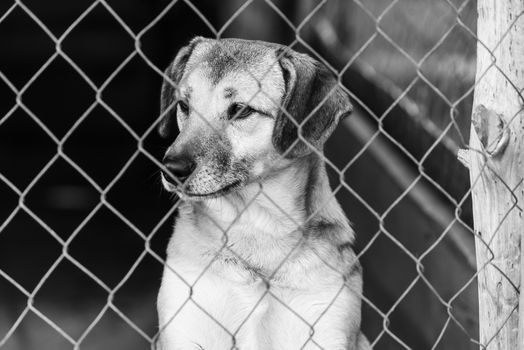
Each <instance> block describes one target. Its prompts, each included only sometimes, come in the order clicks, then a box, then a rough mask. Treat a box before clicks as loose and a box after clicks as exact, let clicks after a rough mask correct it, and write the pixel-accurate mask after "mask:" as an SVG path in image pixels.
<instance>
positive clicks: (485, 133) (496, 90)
mask: <svg viewBox="0 0 524 350" xmlns="http://www.w3.org/2000/svg"><path fill="white" fill-rule="evenodd" d="M523 12H524V1H523V0H505V1H499V0H479V1H478V25H477V34H478V39H479V42H478V44H477V73H476V88H475V92H474V102H473V115H472V127H471V137H470V148H471V150H472V152H470V153H471V158H470V161H471V163H470V180H471V184H472V198H473V219H474V225H475V232H476V233H477V235H478V236H477V239H476V249H477V266H478V268H479V270H480V272H479V275H478V285H479V321H480V343H481V344H482V345H483V346H482V347H486V348H488V349H504V350H506V349H507V350H509V349H523V348H524V347H523V342H522V340H519V311H520V314H521V316H520V319H522V317H523V316H524V310H519V309H518V304H519V291H518V289H519V288H520V281H521V271H522V269H521V259H520V257H521V248H520V243H521V237H522V235H523V233H524V232H523V231H524V221H523V212H522V210H523V208H524V204H523V202H524V185H523V183H522V179H523V176H524V152H523V151H524V149H523V148H524V112H523V110H522V108H523V99H522V90H523V87H524V16H523ZM520 327H522V322H521V325H520ZM521 329H522V328H521ZM520 333H521V335H520V336H521V337H522V332H520Z"/></svg>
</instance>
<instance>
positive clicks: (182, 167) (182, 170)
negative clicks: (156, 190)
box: [163, 156, 195, 181]
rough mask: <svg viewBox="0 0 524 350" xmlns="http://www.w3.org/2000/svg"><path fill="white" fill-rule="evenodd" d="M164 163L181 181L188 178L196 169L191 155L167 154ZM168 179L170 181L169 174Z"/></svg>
mask: <svg viewBox="0 0 524 350" xmlns="http://www.w3.org/2000/svg"><path fill="white" fill-rule="evenodd" d="M163 163H164V166H165V167H166V169H167V170H168V171H169V173H171V175H174V176H176V177H177V178H178V179H179V180H180V181H184V180H185V179H187V178H188V177H189V175H191V173H192V172H193V170H195V162H194V161H193V160H191V159H190V158H189V157H185V156H180V157H170V156H166V157H164V160H163ZM166 179H167V180H168V181H169V179H170V176H169V174H166Z"/></svg>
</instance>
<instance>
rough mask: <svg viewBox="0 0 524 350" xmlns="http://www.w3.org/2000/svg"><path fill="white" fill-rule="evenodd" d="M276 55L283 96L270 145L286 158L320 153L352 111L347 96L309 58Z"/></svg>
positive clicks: (280, 52)
mask: <svg viewBox="0 0 524 350" xmlns="http://www.w3.org/2000/svg"><path fill="white" fill-rule="evenodd" d="M276 55H277V57H279V63H280V66H281V68H282V73H283V76H284V83H285V94H284V98H283V101H282V106H281V108H282V110H281V112H280V113H279V115H278V116H277V119H276V122H275V129H274V132H273V144H274V146H275V148H276V149H277V150H278V151H279V152H280V153H282V154H284V153H285V154H286V157H287V158H296V157H301V156H304V155H306V154H309V153H311V152H312V151H313V149H317V150H319V151H321V150H322V148H323V145H324V143H325V141H326V140H327V139H328V137H329V136H330V135H331V133H332V132H333V130H334V129H335V127H336V126H337V124H338V122H339V121H340V120H341V119H342V118H344V117H345V116H347V115H349V114H350V113H351V111H352V110H353V106H352V105H351V102H350V101H349V96H348V94H347V93H346V92H345V91H344V89H343V88H342V87H341V86H340V84H339V81H338V78H337V77H336V76H335V74H333V72H331V71H330V70H329V69H328V68H327V67H326V66H325V65H323V64H322V63H320V62H318V61H316V60H314V59H313V58H311V57H309V56H308V55H305V54H301V53H298V52H296V51H293V50H291V49H289V48H281V49H279V50H277V51H276ZM297 124H298V125H300V128H298V127H297ZM304 141H306V142H307V144H306V142H304Z"/></svg>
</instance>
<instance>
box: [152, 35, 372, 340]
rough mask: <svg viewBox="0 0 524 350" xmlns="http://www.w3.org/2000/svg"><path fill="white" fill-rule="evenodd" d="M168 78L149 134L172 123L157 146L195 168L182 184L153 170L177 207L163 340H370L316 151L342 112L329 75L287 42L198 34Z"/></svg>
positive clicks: (348, 241) (343, 223) (347, 247)
mask: <svg viewBox="0 0 524 350" xmlns="http://www.w3.org/2000/svg"><path fill="white" fill-rule="evenodd" d="M165 75H166V76H167V77H169V79H165V81H164V85H163V90H162V98H161V109H162V113H164V115H165V117H164V119H163V120H162V122H161V125H160V132H161V134H162V135H164V136H166V137H169V135H171V134H172V133H171V132H172V131H173V129H174V122H175V120H176V121H177V124H178V127H179V129H180V134H179V135H178V137H177V138H176V140H174V142H173V144H172V145H171V146H170V147H169V148H168V150H167V152H166V156H169V157H170V158H171V159H172V158H176V157H178V156H181V155H183V156H185V157H190V158H191V159H192V160H193V161H194V162H195V163H196V168H195V169H194V171H193V172H192V174H191V176H190V177H189V178H188V179H187V180H186V181H185V182H184V183H183V184H182V183H180V182H179V181H178V179H176V178H175V177H174V176H170V174H165V175H162V181H163V184H164V187H165V188H166V189H167V190H169V191H173V192H176V193H177V194H178V195H179V196H180V197H181V199H182V204H181V206H180V209H179V214H178V218H177V220H176V223H175V228H174V233H173V236H172V237H171V240H170V242H169V246H168V249H167V264H166V267H165V269H164V275H163V279H162V286H161V289H160V293H159V296H158V314H159V321H160V340H159V346H160V349H162V350H186V349H205V350H215V349H216V350H225V349H232V348H239V349H249V350H254V349H259V350H270V349H274V350H277V349H283V350H292V349H327V350H337V349H338V350H342V349H344V350H346V349H352V350H353V349H359V350H364V349H368V348H369V343H368V341H367V340H366V338H365V337H364V336H363V335H362V333H361V332H360V314H361V310H360V309H361V297H360V295H361V291H362V279H361V269H360V265H359V263H358V261H357V259H356V256H355V254H354V252H353V250H352V242H353V236H354V234H353V231H352V229H351V227H350V225H349V223H348V220H347V219H346V217H345V215H344V213H343V211H342V209H341V208H340V206H339V204H338V203H337V201H336V200H335V199H334V198H333V193H332V192H331V190H330V187H329V183H328V179H327V175H326V170H325V167H324V162H323V160H322V148H323V144H324V142H325V140H326V139H327V138H328V137H329V135H330V134H331V132H332V131H333V129H334V128H335V126H336V124H337V123H338V121H339V120H340V119H341V118H342V117H343V116H345V115H347V114H349V113H350V112H351V109H352V107H351V104H350V103H349V99H348V97H347V95H346V94H345V93H344V92H343V90H342V89H341V88H340V87H339V86H338V84H337V79H336V78H335V76H334V75H333V74H332V73H331V72H330V71H329V70H328V69H327V68H326V67H325V66H323V65H322V64H320V63H318V62H317V61H315V60H313V59H312V58H310V57H309V56H307V55H304V54H300V53H297V52H295V51H293V50H290V49H288V48H286V47H284V46H280V45H276V44H271V43H265V42H255V41H245V40H239V39H222V40H219V41H217V40H211V39H204V38H200V37H199V38H195V39H193V40H192V41H191V42H190V43H189V45H188V46H186V47H184V48H182V49H181V50H180V51H179V53H178V54H177V56H176V58H175V59H174V61H173V63H172V64H171V65H170V66H169V67H168V69H167V70H166V72H165ZM180 101H182V102H180ZM235 102H236V103H241V105H240V106H249V108H250V109H249V110H247V109H246V110H245V111H246V112H245V113H244V114H243V117H242V118H241V119H240V117H238V119H235V116H233V115H232V114H233V113H232V111H233V112H238V109H239V108H236V109H234V108H233V110H232V109H231V108H232V107H231V105H232V103H235ZM237 107H238V105H237ZM228 111H229V112H228ZM239 113H240V114H242V112H239ZM237 116H238V114H237ZM290 117H293V119H294V120H295V121H296V123H294V122H293V121H291V119H290ZM299 124H301V126H300V127H298V125H299ZM299 133H300V135H302V137H299V136H298V135H299Z"/></svg>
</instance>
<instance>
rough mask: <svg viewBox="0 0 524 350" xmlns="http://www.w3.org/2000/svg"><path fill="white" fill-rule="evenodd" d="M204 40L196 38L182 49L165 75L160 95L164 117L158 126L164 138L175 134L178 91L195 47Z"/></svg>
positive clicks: (161, 111) (161, 110)
mask: <svg viewBox="0 0 524 350" xmlns="http://www.w3.org/2000/svg"><path fill="white" fill-rule="evenodd" d="M202 40H203V38H202V37H195V38H194V39H193V40H191V41H190V42H189V44H188V45H186V46H184V47H183V48H181V49H180V50H179V51H178V53H177V55H176V57H175V59H174V60H173V62H172V63H171V64H170V65H169V66H168V67H167V68H166V70H165V71H164V74H163V80H164V82H163V84H162V92H161V94H160V113H161V114H162V115H164V117H163V118H162V120H161V121H160V123H159V125H158V133H159V134H160V136H162V137H165V138H167V137H170V136H171V135H172V134H173V129H174V127H173V126H174V124H175V123H176V117H175V115H174V114H175V113H174V112H175V110H176V106H175V104H174V103H173V102H174V101H175V95H176V89H177V88H178V85H179V84H180V81H181V80H182V77H183V76H184V72H185V70H186V64H187V61H188V60H189V58H190V57H191V54H192V53H193V49H194V48H195V46H196V45H197V44H198V43H199V42H201V41H202Z"/></svg>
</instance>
